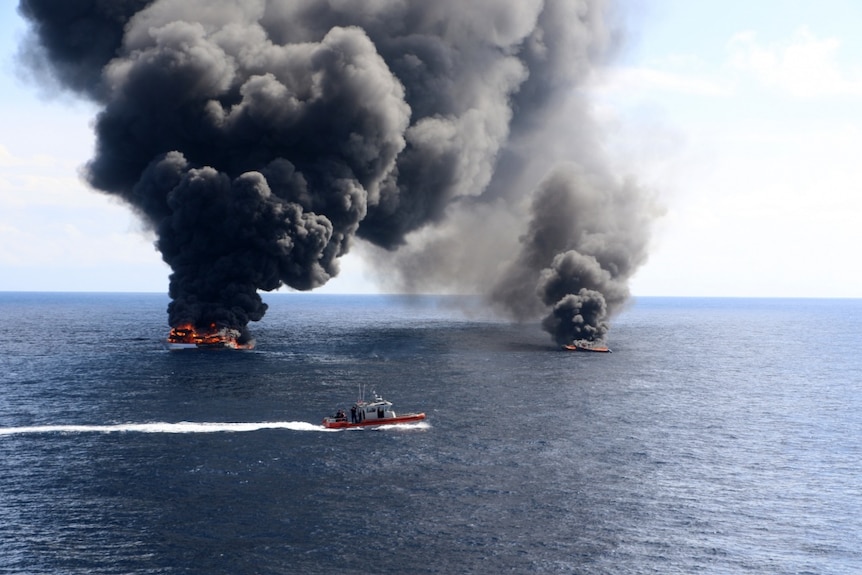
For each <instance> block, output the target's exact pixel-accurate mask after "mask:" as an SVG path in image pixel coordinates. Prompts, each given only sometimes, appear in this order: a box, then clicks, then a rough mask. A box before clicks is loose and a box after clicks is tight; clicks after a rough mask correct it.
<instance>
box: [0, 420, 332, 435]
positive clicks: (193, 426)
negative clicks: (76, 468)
mask: <svg viewBox="0 0 862 575" xmlns="http://www.w3.org/2000/svg"><path fill="white" fill-rule="evenodd" d="M261 429H288V430H290V431H336V430H332V429H326V428H325V427H323V426H322V425H316V424H314V423H308V422H306V421H262V422H248V423H244V422H224V423H222V422H193V421H180V422H178V423H164V422H153V423H119V424H115V425H32V426H22V427H0V435H20V434H36V433H123V432H138V433H231V432H239V431H258V430H261Z"/></svg>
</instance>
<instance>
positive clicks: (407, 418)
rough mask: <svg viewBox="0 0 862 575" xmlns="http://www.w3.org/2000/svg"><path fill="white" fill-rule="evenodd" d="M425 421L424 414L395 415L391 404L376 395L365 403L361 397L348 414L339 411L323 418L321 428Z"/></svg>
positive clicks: (341, 410)
mask: <svg viewBox="0 0 862 575" xmlns="http://www.w3.org/2000/svg"><path fill="white" fill-rule="evenodd" d="M423 419H425V414H424V413H406V414H403V415H396V414H395V411H393V410H392V402H391V401H386V400H385V399H383V398H382V397H380V396H379V395H377V394H376V393H375V394H374V400H373V401H365V400H364V399H362V397H360V398H359V400H358V401H357V402H356V403H354V404H353V407H351V408H350V414H349V415H348V414H347V413H345V411H344V410H343V409H339V410H338V411H337V412H336V413H335V415H332V416H329V417H324V418H323V426H324V427H326V428H329V429H340V428H344V427H365V426H369V425H394V424H397V423H414V422H416V421H422V420H423Z"/></svg>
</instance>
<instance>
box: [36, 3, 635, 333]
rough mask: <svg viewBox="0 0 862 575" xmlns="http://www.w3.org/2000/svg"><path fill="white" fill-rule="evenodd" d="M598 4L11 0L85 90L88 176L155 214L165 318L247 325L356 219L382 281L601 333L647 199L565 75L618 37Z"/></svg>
mask: <svg viewBox="0 0 862 575" xmlns="http://www.w3.org/2000/svg"><path fill="white" fill-rule="evenodd" d="M604 4H605V2H603V1H602V0H544V1H543V0H517V1H515V0H510V1H502V2H501V1H499V0H481V1H479V0H474V1H469V2H465V1H464V0H447V1H435V2H425V1H415V2H411V1H407V2H405V1H403V0H378V1H375V2H349V1H340V0H330V1H319V0H292V1H291V0H283V1H279V0H21V1H20V5H19V11H20V13H21V14H22V15H23V16H24V17H25V18H27V19H28V20H29V21H30V23H31V33H30V36H29V37H28V39H27V40H26V41H25V43H24V44H23V45H22V47H21V50H20V55H21V58H22V61H23V62H24V63H25V64H26V65H28V66H29V68H30V69H32V70H34V71H36V72H37V73H39V74H41V75H43V76H50V78H51V79H52V80H53V81H56V82H59V83H60V84H61V85H63V86H65V87H66V88H68V89H69V90H72V91H74V92H76V93H78V94H80V95H82V96H84V97H87V98H89V99H91V100H93V101H95V102H97V103H99V104H100V105H101V112H100V113H99V115H98V117H97V119H96V123H95V130H96V135H97V144H96V154H95V157H94V158H93V159H92V160H91V161H90V162H89V163H88V165H87V167H86V174H87V178H88V180H89V182H90V183H91V184H92V185H93V186H94V187H95V188H97V189H99V190H102V191H104V192H106V193H109V194H112V195H115V196H118V197H120V198H122V199H123V200H125V201H126V202H127V203H128V204H130V205H131V206H133V208H134V209H135V210H136V211H137V212H138V213H139V214H140V215H141V217H142V218H143V219H144V220H145V222H147V224H148V225H149V226H150V227H151V228H152V229H153V230H154V231H155V232H156V234H157V238H158V239H157V244H156V245H157V247H158V249H159V250H160V251H161V253H162V257H163V259H164V260H165V262H167V263H168V264H169V265H170V266H171V269H172V274H171V277H170V289H169V293H170V296H171V298H172V302H171V304H170V306H169V309H168V312H169V323H170V324H171V325H172V326H177V325H179V324H182V323H193V324H195V325H197V326H200V327H203V326H208V325H211V324H216V325H218V326H225V327H234V328H239V329H243V330H245V327H246V325H247V323H248V322H249V321H257V320H259V319H261V318H262V317H263V315H264V313H265V311H266V304H264V303H263V302H262V300H261V298H260V295H259V293H258V292H259V290H264V291H269V290H273V289H276V288H278V287H280V286H281V285H288V286H290V287H292V288H295V289H300V290H308V289H313V288H315V287H318V286H321V285H323V284H325V283H326V282H327V281H328V280H329V279H330V278H332V277H334V276H335V275H336V274H337V273H338V262H339V258H340V257H341V256H343V255H344V254H346V253H347V252H348V251H349V250H350V249H351V247H352V246H353V245H354V244H355V243H356V239H357V238H361V239H362V240H364V241H365V243H366V245H370V246H377V248H379V249H378V250H377V252H376V257H377V258H381V259H385V260H386V261H387V263H388V264H390V265H389V266H387V267H391V266H395V267H394V268H392V269H394V270H396V271H395V272H394V274H395V277H394V278H393V280H394V281H398V282H399V284H400V285H401V286H402V287H405V288H407V289H416V290H417V291H429V289H428V288H431V287H434V286H435V285H440V284H448V285H451V286H456V287H459V288H470V289H474V288H478V289H479V290H480V291H481V292H482V293H487V294H489V295H490V296H491V299H492V300H493V301H494V302H496V303H497V304H498V305H500V306H502V307H503V308H505V309H506V310H508V311H509V312H511V313H512V314H513V315H514V316H515V317H517V318H519V319H527V318H530V317H537V316H539V315H542V314H546V313H548V311H549V310H550V315H548V317H547V318H546V319H545V320H544V322H543V325H544V326H545V328H546V329H547V330H548V331H549V332H551V333H552V334H553V336H554V338H555V340H556V341H559V342H563V341H566V340H571V339H572V338H573V337H577V338H586V339H597V338H598V339H600V338H603V337H604V335H605V332H606V330H607V321H608V318H609V314H612V313H613V312H614V311H616V310H617V309H619V306H620V305H621V303H622V302H623V301H624V300H625V298H626V297H627V295H628V292H627V288H626V282H627V280H628V279H629V277H630V276H631V274H632V273H633V272H634V270H635V269H636V268H637V266H638V265H640V264H641V263H643V261H644V260H645V253H646V252H645V246H646V243H647V240H648V234H647V231H648V223H649V217H647V215H646V214H647V213H648V212H650V210H649V206H648V203H646V202H644V201H643V200H642V199H641V196H642V194H640V193H639V192H638V190H637V188H636V186H634V185H631V184H628V183H624V182H617V181H615V180H614V179H613V178H611V177H609V176H607V169H606V168H605V167H604V163H603V161H602V159H601V158H600V157H599V154H598V153H596V151H595V149H596V148H597V147H598V145H597V139H596V137H595V129H594V124H593V122H592V120H591V119H590V117H589V114H588V112H587V108H586V106H585V105H584V104H583V102H581V101H580V100H579V99H578V98H571V97H570V96H571V95H572V94H576V93H577V90H578V88H579V87H580V86H581V85H582V83H583V81H584V80H585V79H586V78H587V76H588V75H589V73H590V71H591V70H592V69H593V67H594V66H596V65H598V64H600V63H601V62H602V59H603V58H604V57H606V56H607V55H608V54H609V53H611V52H612V48H613V46H614V45H615V38H614V34H613V33H612V31H611V30H612V27H611V26H609V24H608V21H609V20H608V14H609V7H608V6H605V5H604ZM563 115H565V119H564V121H561V120H562V119H563ZM557 162H567V163H565V164H564V165H563V167H555V166H556V164H557ZM547 173H551V175H550V176H546V174H547ZM543 178H544V180H543V181H542V183H541V184H540V185H538V187H537V185H536V182H538V181H540V180H542V179H543ZM528 199H531V200H530V201H526V200H528ZM650 217H651V216H650ZM494 222H496V223H497V224H498V225H494ZM499 224H504V225H499ZM519 237H520V241H519ZM474 247H475V248H476V249H473V248H474ZM369 249H370V248H369ZM463 270H470V273H466V274H462V273H461V272H462V271H463Z"/></svg>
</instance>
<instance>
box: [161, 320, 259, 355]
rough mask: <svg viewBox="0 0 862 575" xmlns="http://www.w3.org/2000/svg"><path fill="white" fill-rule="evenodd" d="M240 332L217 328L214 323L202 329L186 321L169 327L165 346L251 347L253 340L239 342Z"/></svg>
mask: <svg viewBox="0 0 862 575" xmlns="http://www.w3.org/2000/svg"><path fill="white" fill-rule="evenodd" d="M241 335H242V333H241V332H240V331H239V330H238V329H234V328H230V327H222V328H218V327H217V326H216V325H215V324H214V323H213V324H210V326H209V329H207V330H206V331H202V330H200V329H198V328H195V326H193V325H192V324H189V323H186V324H181V325H178V326H176V327H175V328H173V329H171V333H170V334H168V339H167V341H166V342H165V346H166V347H167V348H168V349H171V350H177V349H252V348H254V340H250V341H247V342H245V343H240V341H239V339H240V336H241Z"/></svg>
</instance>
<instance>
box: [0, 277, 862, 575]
mask: <svg viewBox="0 0 862 575" xmlns="http://www.w3.org/2000/svg"><path fill="white" fill-rule="evenodd" d="M264 297H265V299H266V300H267V301H268V302H269V304H270V309H269V311H268V313H267V315H266V317H265V318H264V319H263V321H261V322H259V323H257V324H253V325H252V326H251V327H252V331H253V333H254V335H255V336H256V338H257V347H256V348H255V349H254V350H253V351H204V350H194V351H173V352H169V351H166V350H164V349H163V348H162V346H161V341H162V340H163V339H164V337H165V336H166V334H167V330H168V326H167V324H166V314H165V308H166V305H167V298H166V297H164V296H161V295H153V294H43V293H2V294H0V470H2V472H0V573H52V574H53V573H165V574H197V573H200V574H216V573H225V574H228V573H229V574H243V573H311V574H313V573H333V572H365V573H480V572H481V573H579V574H595V573H609V574H610V573H613V574H618V573H662V574H672V573H685V574H688V573H770V574H772V573H788V574H790V573H794V574H799V573H818V574H819V573H854V572H862V487H860V477H862V465H860V458H862V448H860V437H862V409H860V408H862V389H860V386H862V369H860V367H862V361H860V359H859V349H860V344H862V333H860V327H859V326H860V319H862V301H860V300H806V299H798V300H790V299H787V300H785V299H781V300H771V299H673V298H667V299H666V298H639V299H636V300H634V301H633V302H632V303H631V305H630V306H629V307H628V308H627V309H626V310H625V311H624V312H623V313H621V314H620V315H619V316H617V317H616V318H614V320H613V324H612V327H611V331H610V339H609V345H610V347H611V348H612V349H613V353H612V354H590V353H578V352H565V351H561V350H560V349H559V348H557V347H556V346H555V345H553V343H552V341H551V339H550V337H549V336H548V335H547V334H546V333H544V332H542V331H541V329H540V328H539V327H538V324H537V323H536V324H533V323H531V324H524V325H519V324H513V323H509V322H507V321H504V320H501V319H499V318H496V317H494V316H492V315H489V314H487V313H486V312H484V311H483V310H482V309H481V307H480V306H478V305H477V302H476V301H474V300H470V299H458V298H445V297H387V296H334V295H326V296H324V295H302V294H275V295H265V296H264ZM363 390H364V392H365V393H366V394H370V393H372V391H376V392H378V393H380V394H382V395H384V396H385V397H386V398H388V399H390V400H391V401H393V402H394V404H395V405H394V407H395V409H396V412H397V411H399V410H400V411H424V412H426V414H427V415H428V418H427V420H426V421H425V422H422V423H419V424H412V425H408V426H404V427H399V426H396V427H391V428H377V429H369V428H366V429H354V430H341V431H331V430H325V429H324V428H323V427H322V426H321V425H320V421H321V419H322V417H323V416H325V415H329V414H331V413H333V412H334V411H335V410H336V409H338V408H339V407H341V408H344V407H349V405H350V403H351V402H352V401H353V400H354V399H356V397H357V395H358V393H360V391H363Z"/></svg>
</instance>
